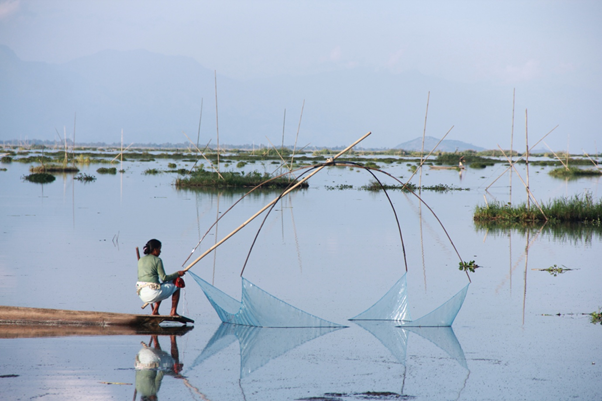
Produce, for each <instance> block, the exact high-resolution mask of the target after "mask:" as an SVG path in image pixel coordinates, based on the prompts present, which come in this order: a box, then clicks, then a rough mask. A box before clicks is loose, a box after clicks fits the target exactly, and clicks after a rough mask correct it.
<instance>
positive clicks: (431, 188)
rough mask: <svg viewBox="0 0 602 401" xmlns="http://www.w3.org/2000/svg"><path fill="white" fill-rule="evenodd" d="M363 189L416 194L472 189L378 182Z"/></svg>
mask: <svg viewBox="0 0 602 401" xmlns="http://www.w3.org/2000/svg"><path fill="white" fill-rule="evenodd" d="M361 189H363V190H365V191H381V190H383V189H385V190H387V191H389V190H400V191H405V192H409V191H412V192H416V191H418V190H423V191H436V192H448V191H469V190H470V188H459V187H455V186H453V185H447V184H437V185H423V186H422V187H419V186H417V185H414V184H412V183H408V184H405V185H386V184H383V185H381V184H379V183H378V182H376V181H370V183H369V184H368V185H364V186H362V187H361Z"/></svg>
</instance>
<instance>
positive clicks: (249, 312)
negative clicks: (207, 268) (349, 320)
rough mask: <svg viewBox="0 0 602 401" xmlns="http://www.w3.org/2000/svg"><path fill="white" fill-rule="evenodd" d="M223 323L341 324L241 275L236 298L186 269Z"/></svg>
mask: <svg viewBox="0 0 602 401" xmlns="http://www.w3.org/2000/svg"><path fill="white" fill-rule="evenodd" d="M189 274H190V275H191V276H192V277H193V278H194V280H195V281H196V282H197V283H198V284H199V286H200V287H201V289H202V290H203V292H204V293H205V296H206V297H207V299H208V300H209V302H210V303H211V305H212V306H213V308H214V309H215V311H216V312H217V314H218V316H219V317H220V319H221V320H222V322H224V323H232V324H239V325H244V326H256V327H345V326H342V325H340V324H337V323H333V322H329V321H327V320H324V319H321V318H319V317H317V316H314V315H312V314H309V313H307V312H304V311H302V310H301V309H298V308H295V307H294V306H292V305H289V304H288V303H286V302H284V301H282V300H280V299H278V298H276V297H275V296H273V295H271V294H269V293H268V292H266V291H264V290H262V289H261V288H259V287H257V286H256V285H255V284H253V283H251V282H250V281H249V280H247V279H245V278H244V277H243V278H241V280H242V297H241V301H237V300H236V299H234V298H232V297H231V296H229V295H227V294H226V293H224V292H223V291H221V290H219V289H217V288H216V287H214V286H212V285H211V284H209V283H208V282H206V281H205V280H203V279H202V278H200V277H199V276H197V275H196V274H194V273H192V272H189Z"/></svg>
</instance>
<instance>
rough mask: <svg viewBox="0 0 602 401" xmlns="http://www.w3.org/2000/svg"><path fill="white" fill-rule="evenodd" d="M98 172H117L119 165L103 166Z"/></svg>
mask: <svg viewBox="0 0 602 401" xmlns="http://www.w3.org/2000/svg"><path fill="white" fill-rule="evenodd" d="M96 172H97V173H98V174H117V167H101V168H99V169H98V170H96Z"/></svg>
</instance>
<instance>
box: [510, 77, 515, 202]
mask: <svg viewBox="0 0 602 401" xmlns="http://www.w3.org/2000/svg"><path fill="white" fill-rule="evenodd" d="M515 105H516V88H514V89H513V90H512V129H511V130H510V165H512V153H513V152H514V108H515ZM510 204H512V174H510Z"/></svg>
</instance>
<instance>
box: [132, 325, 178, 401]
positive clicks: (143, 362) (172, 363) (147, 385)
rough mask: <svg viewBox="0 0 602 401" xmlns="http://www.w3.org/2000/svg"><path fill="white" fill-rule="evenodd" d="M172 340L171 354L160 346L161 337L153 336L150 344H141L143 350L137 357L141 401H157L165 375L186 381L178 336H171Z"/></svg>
mask: <svg viewBox="0 0 602 401" xmlns="http://www.w3.org/2000/svg"><path fill="white" fill-rule="evenodd" d="M169 338H170V344H171V348H170V353H169V354H168V353H167V352H165V351H163V349H161V345H160V344H159V337H158V336H156V335H153V336H151V339H150V341H149V343H148V345H147V344H146V343H144V341H142V342H141V344H142V348H141V349H140V351H138V354H137V355H136V363H135V368H136V390H135V392H134V399H136V393H137V394H139V395H140V400H157V399H158V397H157V393H158V392H159V390H160V389H161V381H162V380H163V377H164V376H165V375H169V376H173V377H174V378H178V379H184V376H182V375H181V374H180V372H181V371H182V367H183V366H184V365H183V364H182V363H181V362H180V353H179V351H178V344H177V341H176V336H175V335H171V336H169Z"/></svg>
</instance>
